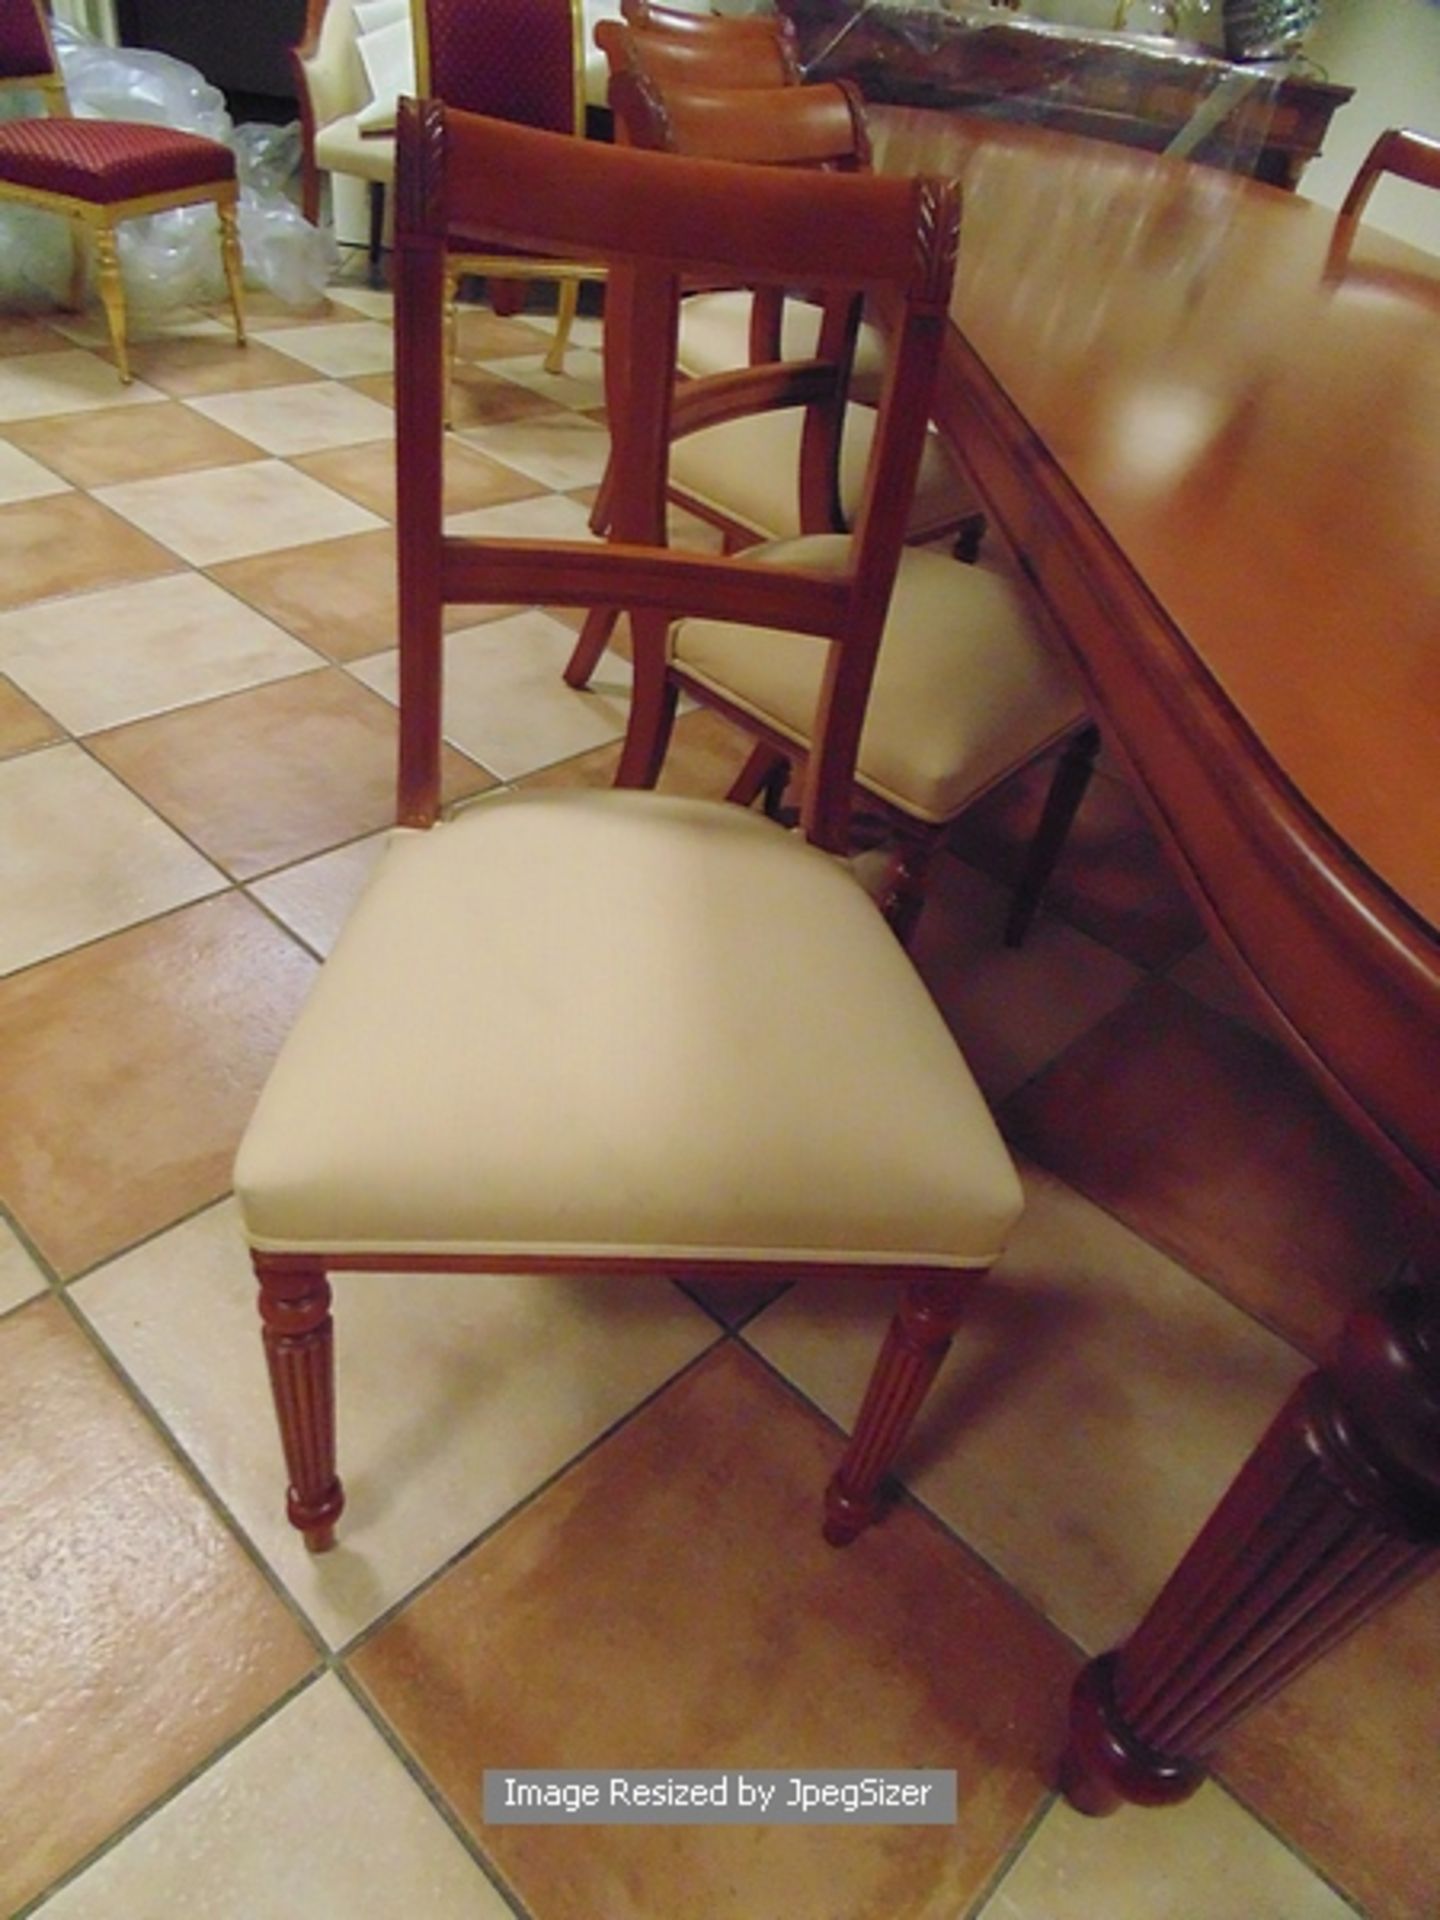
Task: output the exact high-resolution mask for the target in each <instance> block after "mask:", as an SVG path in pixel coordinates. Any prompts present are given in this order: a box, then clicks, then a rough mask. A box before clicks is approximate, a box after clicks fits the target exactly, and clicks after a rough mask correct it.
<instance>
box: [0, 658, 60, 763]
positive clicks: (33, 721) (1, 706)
mask: <svg viewBox="0 0 1440 1920" xmlns="http://www.w3.org/2000/svg"><path fill="white" fill-rule="evenodd" d="M62 731H63V730H62V728H61V727H60V725H59V723H58V722H57V721H55V720H52V719H51V717H50V715H49V714H48V713H42V711H41V710H40V708H39V707H37V706H36V705H35V702H34V701H33V700H31V699H29V698H28V697H27V696H26V695H25V694H23V693H22V692H21V691H20V689H19V688H18V687H17V686H16V685H15V683H14V681H13V680H7V679H6V678H5V676H4V675H3V674H0V760H8V759H9V757H10V755H11V754H12V753H28V752H29V751H30V750H31V748H33V747H44V746H48V745H49V744H50V742H51V741H53V740H58V739H60V737H61V734H62Z"/></svg>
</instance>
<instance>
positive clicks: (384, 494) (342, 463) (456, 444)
mask: <svg viewBox="0 0 1440 1920" xmlns="http://www.w3.org/2000/svg"><path fill="white" fill-rule="evenodd" d="M293 464H294V465H295V466H297V467H299V468H300V470H301V472H302V473H308V474H309V475H310V476H311V477H312V478H313V479H315V480H320V481H323V482H324V484H325V485H326V486H327V487H333V488H334V489H335V491H336V492H337V493H343V494H345V495H347V496H348V497H349V498H350V499H351V500H358V501H359V502H360V505H361V506H362V507H369V509H370V511H371V512H372V513H378V514H382V515H383V516H384V517H385V518H386V519H393V518H394V516H395V447H394V442H393V441H392V440H388V439H387V440H383V441H374V442H372V443H371V444H370V445H369V446H364V447H346V448H340V449H338V450H336V451H334V452H327V453H312V454H307V455H304V456H302V457H301V458H299V459H296V460H295V461H294V462H293ZM539 491H540V489H539V487H538V486H537V485H536V483H535V482H534V481H533V480H528V479H526V477H525V476H524V475H523V474H519V473H515V472H513V471H512V470H511V469H510V468H509V467H502V466H501V465H500V462H499V461H498V460H488V459H487V458H486V457H485V455H484V454H483V453H477V452H476V450H475V448H474V447H468V446H466V445H465V443H464V442H463V441H461V440H457V439H456V438H455V437H454V436H453V434H452V435H450V436H448V437H447V439H446V442H445V507H446V510H447V512H450V513H466V512H469V511H470V510H471V509H473V508H475V507H491V506H497V505H500V504H501V503H503V502H504V501H507V500H526V499H529V498H530V497H531V496H532V495H534V494H536V493H538V492H539Z"/></svg>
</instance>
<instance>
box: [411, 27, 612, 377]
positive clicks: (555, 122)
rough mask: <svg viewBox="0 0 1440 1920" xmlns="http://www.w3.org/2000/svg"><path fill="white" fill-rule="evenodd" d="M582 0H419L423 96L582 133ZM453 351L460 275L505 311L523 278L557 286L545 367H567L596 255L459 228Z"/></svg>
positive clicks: (595, 275) (453, 271)
mask: <svg viewBox="0 0 1440 1920" xmlns="http://www.w3.org/2000/svg"><path fill="white" fill-rule="evenodd" d="M583 47H584V41H583V16H582V14H581V9H580V4H579V0H415V72H416V80H417V83H418V86H419V90H420V92H421V94H422V95H424V96H427V97H431V98H434V99H437V100H443V101H444V102H445V103H446V105H447V106H453V107H458V108H460V109H461V110H462V111H464V112H466V113H482V114H488V115H490V116H492V117H493V118H495V119H498V120H509V121H513V122H514V123H515V124H516V125H519V126H527V127H538V128H540V129H542V130H544V131H545V132H549V133H562V134H568V135H571V136H573V137H575V138H577V139H578V138H583V137H584V133H585V75H584V60H583ZM449 271H450V278H449V295H448V299H449V305H448V308H447V311H448V313H449V316H450V319H449V328H448V338H449V350H448V351H447V353H446V365H447V366H450V365H452V364H453V361H454V343H455V336H456V330H457V326H458V301H459V293H460V282H461V280H462V279H463V278H464V277H465V276H466V275H467V274H477V275H484V276H485V278H486V280H487V281H488V282H489V292H490V299H491V305H492V306H493V307H494V308H495V311H496V312H497V313H500V312H514V311H516V309H517V307H518V306H519V305H520V304H521V302H520V300H518V299H517V298H516V297H515V293H514V287H515V283H518V282H526V281H532V280H553V281H555V282H556V283H557V285H558V290H559V291H558V301H557V307H556V319H555V334H554V338H553V340H552V342H551V345H550V349H549V351H548V353H547V354H546V356H545V370H546V372H547V373H563V372H564V370H565V351H566V347H567V346H568V344H569V340H570V332H571V328H572V327H573V326H574V323H575V314H576V311H577V306H578V302H579V295H580V283H581V281H582V280H603V279H604V271H603V269H602V268H601V267H599V266H598V265H596V264H595V263H594V262H591V261H585V262H577V261H574V260H549V259H545V258H544V257H543V256H533V255H531V254H529V253H527V252H525V251H519V250H517V251H513V252H512V251H510V250H507V249H504V248H496V247H495V246H494V245H493V244H492V242H491V238H490V236H488V235H485V234H476V235H469V234H465V235H457V237H456V244H455V246H454V248H453V251H452V253H451V258H450V270H449Z"/></svg>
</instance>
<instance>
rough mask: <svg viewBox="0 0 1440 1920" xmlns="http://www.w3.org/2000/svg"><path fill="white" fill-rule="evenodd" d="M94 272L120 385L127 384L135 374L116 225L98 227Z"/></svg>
mask: <svg viewBox="0 0 1440 1920" xmlns="http://www.w3.org/2000/svg"><path fill="white" fill-rule="evenodd" d="M95 272H96V276H97V278H98V279H99V282H100V298H101V300H102V302H103V303H104V307H105V318H106V320H107V322H108V323H109V327H110V344H111V346H112V347H113V348H114V349H115V366H116V369H117V370H118V372H119V375H120V381H121V385H122V386H127V387H128V386H129V384H130V381H131V377H132V376H131V373H130V353H129V345H128V341H127V338H126V329H125V283H124V281H123V280H122V279H121V278H120V251H119V248H118V247H117V246H116V244H115V229H114V228H113V227H108V226H104V227H97V228H96V229H95Z"/></svg>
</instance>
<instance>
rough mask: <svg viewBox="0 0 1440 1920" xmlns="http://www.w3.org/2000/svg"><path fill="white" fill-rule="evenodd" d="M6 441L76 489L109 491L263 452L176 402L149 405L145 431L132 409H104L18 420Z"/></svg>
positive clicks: (228, 463)
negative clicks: (130, 482)
mask: <svg viewBox="0 0 1440 1920" xmlns="http://www.w3.org/2000/svg"><path fill="white" fill-rule="evenodd" d="M6 437H7V438H8V439H11V440H13V441H14V442H15V445H16V446H17V447H23V448H24V449H25V451H26V452H27V453H32V454H34V456H35V458H36V459H37V460H43V461H44V462H45V464H46V466H48V467H53V468H54V469H55V471H56V473H59V474H63V475H64V477H65V478H66V479H67V480H70V481H72V482H73V483H74V484H75V485H76V486H77V487H108V486H113V485H115V484H116V483H117V482H119V481H122V480H149V479H151V478H153V477H154V475H156V474H160V473H191V472H194V471H195V470H196V469H198V468H202V467H228V466H234V465H235V463H236V462H237V461H240V460H258V459H259V458H260V449H259V448H258V447H256V446H255V445H253V444H252V443H251V442H250V441H249V440H242V439H241V438H240V436H239V434H236V433H227V432H226V431H225V429H224V428H223V427H218V426H216V424H215V422H214V421H213V420H206V419H203V418H202V417H201V416H200V415H199V414H198V413H196V412H195V410H194V409H193V408H192V407H187V406H184V405H183V404H182V403H181V402H180V401H178V400H167V401H165V403H164V404H163V405H162V406H158V407H151V409H150V411H149V412H148V413H147V414H146V415H145V431H144V432H143V433H137V432H136V430H135V424H134V422H133V421H132V420H131V418H130V415H129V412H128V410H126V409H123V408H106V409H104V410H103V411H102V412H99V413H79V414H73V415H69V416H66V417H64V418H61V419H58V420H25V421H16V422H15V423H14V425H13V426H10V427H7V428H6Z"/></svg>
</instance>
